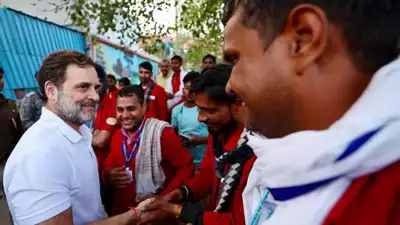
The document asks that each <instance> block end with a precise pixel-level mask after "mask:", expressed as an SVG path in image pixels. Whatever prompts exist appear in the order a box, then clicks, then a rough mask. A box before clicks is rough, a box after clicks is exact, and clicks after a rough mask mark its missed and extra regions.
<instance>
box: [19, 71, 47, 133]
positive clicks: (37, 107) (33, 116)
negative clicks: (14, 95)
mask: <svg viewBox="0 0 400 225" xmlns="http://www.w3.org/2000/svg"><path fill="white" fill-rule="evenodd" d="M35 79H36V81H38V73H35ZM38 83H39V82H38ZM42 107H43V95H42V93H41V92H40V91H39V88H38V89H37V90H35V91H32V92H31V93H29V94H27V95H26V96H25V97H24V99H23V100H22V102H21V105H20V107H19V114H20V116H21V122H22V126H23V127H24V130H25V131H26V130H28V128H29V127H31V126H32V125H33V124H34V123H35V122H36V121H38V120H39V118H40V115H41V114H42Z"/></svg>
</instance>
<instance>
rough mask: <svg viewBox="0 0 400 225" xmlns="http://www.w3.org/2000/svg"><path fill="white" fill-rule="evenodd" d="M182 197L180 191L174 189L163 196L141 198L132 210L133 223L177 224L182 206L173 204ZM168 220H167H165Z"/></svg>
mask: <svg viewBox="0 0 400 225" xmlns="http://www.w3.org/2000/svg"><path fill="white" fill-rule="evenodd" d="M181 199H182V197H181V192H180V191H179V190H174V191H172V192H171V193H169V194H167V195H165V196H151V197H149V198H147V199H145V200H143V199H142V200H141V201H140V203H139V205H138V206H137V207H136V209H135V210H134V213H135V214H134V215H135V225H142V224H153V223H155V224H157V222H160V221H162V222H161V223H160V224H165V225H167V224H174V225H175V224H178V220H177V219H178V218H179V215H180V214H181V211H182V206H181V205H179V204H174V203H176V202H179V201H180V200H181ZM166 221H168V222H166Z"/></svg>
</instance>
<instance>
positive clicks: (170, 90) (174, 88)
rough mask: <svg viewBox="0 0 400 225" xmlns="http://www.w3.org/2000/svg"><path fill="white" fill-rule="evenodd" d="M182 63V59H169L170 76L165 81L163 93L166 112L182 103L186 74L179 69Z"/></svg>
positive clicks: (178, 57) (177, 57)
mask: <svg viewBox="0 0 400 225" xmlns="http://www.w3.org/2000/svg"><path fill="white" fill-rule="evenodd" d="M182 63H183V59H182V57H180V56H179V55H175V56H174V57H172V58H171V70H172V76H170V77H169V78H168V80H167V84H166V88H165V92H167V96H168V99H169V100H168V110H172V108H174V107H175V106H176V105H178V104H179V103H182V102H183V93H182V90H183V87H184V85H183V79H184V78H185V76H186V72H185V71H183V70H182V69H181V67H182Z"/></svg>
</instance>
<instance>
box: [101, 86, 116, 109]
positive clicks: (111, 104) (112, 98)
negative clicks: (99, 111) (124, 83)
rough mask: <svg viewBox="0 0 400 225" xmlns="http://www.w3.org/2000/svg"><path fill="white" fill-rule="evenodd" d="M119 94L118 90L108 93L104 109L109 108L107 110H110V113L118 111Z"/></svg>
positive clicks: (105, 97) (104, 99)
mask: <svg viewBox="0 0 400 225" xmlns="http://www.w3.org/2000/svg"><path fill="white" fill-rule="evenodd" d="M118 92H119V90H118V88H114V90H112V91H107V93H106V94H105V95H104V98H103V100H102V103H103V104H104V107H105V108H107V110H110V112H112V111H115V112H116V111H117V95H118Z"/></svg>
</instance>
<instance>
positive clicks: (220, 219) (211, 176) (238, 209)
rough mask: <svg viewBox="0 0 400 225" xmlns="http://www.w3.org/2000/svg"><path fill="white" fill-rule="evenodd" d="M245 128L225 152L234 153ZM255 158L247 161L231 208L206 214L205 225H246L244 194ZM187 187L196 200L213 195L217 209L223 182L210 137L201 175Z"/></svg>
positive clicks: (231, 139) (232, 139) (228, 144)
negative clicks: (223, 211) (219, 176)
mask: <svg viewBox="0 0 400 225" xmlns="http://www.w3.org/2000/svg"><path fill="white" fill-rule="evenodd" d="M242 131H243V127H241V128H239V129H237V131H236V132H235V133H234V134H233V135H232V137H231V138H230V139H229V140H228V141H227V142H225V143H226V144H225V145H224V151H232V150H234V149H235V148H236V146H237V142H238V141H239V138H240V134H241V133H242ZM254 161H255V156H253V157H252V158H250V159H249V160H247V161H246V162H245V163H244V165H243V170H242V176H241V178H240V182H239V185H238V187H237V188H236V191H235V192H234V194H233V198H232V203H231V208H230V210H229V212H227V213H216V212H211V211H206V212H204V217H203V223H204V225H214V224H215V225H225V224H226V225H228V224H235V225H245V219H244V210H243V200H242V193H243V191H244V188H245V186H246V183H247V178H248V176H249V173H250V170H251V168H252V167H253V163H254ZM185 185H186V186H187V187H189V188H190V190H191V191H192V193H193V197H194V199H196V200H199V199H202V198H204V197H206V196H207V195H209V194H210V193H211V194H212V195H211V202H212V204H213V207H216V204H217V200H218V199H217V198H218V195H219V191H220V188H221V185H222V184H221V182H220V180H219V178H218V177H217V175H216V170H215V156H214V153H213V144H212V137H211V136H209V138H208V144H207V150H206V154H205V156H204V158H203V161H202V162H201V164H200V166H199V173H198V174H197V175H196V177H194V178H193V179H190V180H188V181H187V182H186V183H185Z"/></svg>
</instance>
